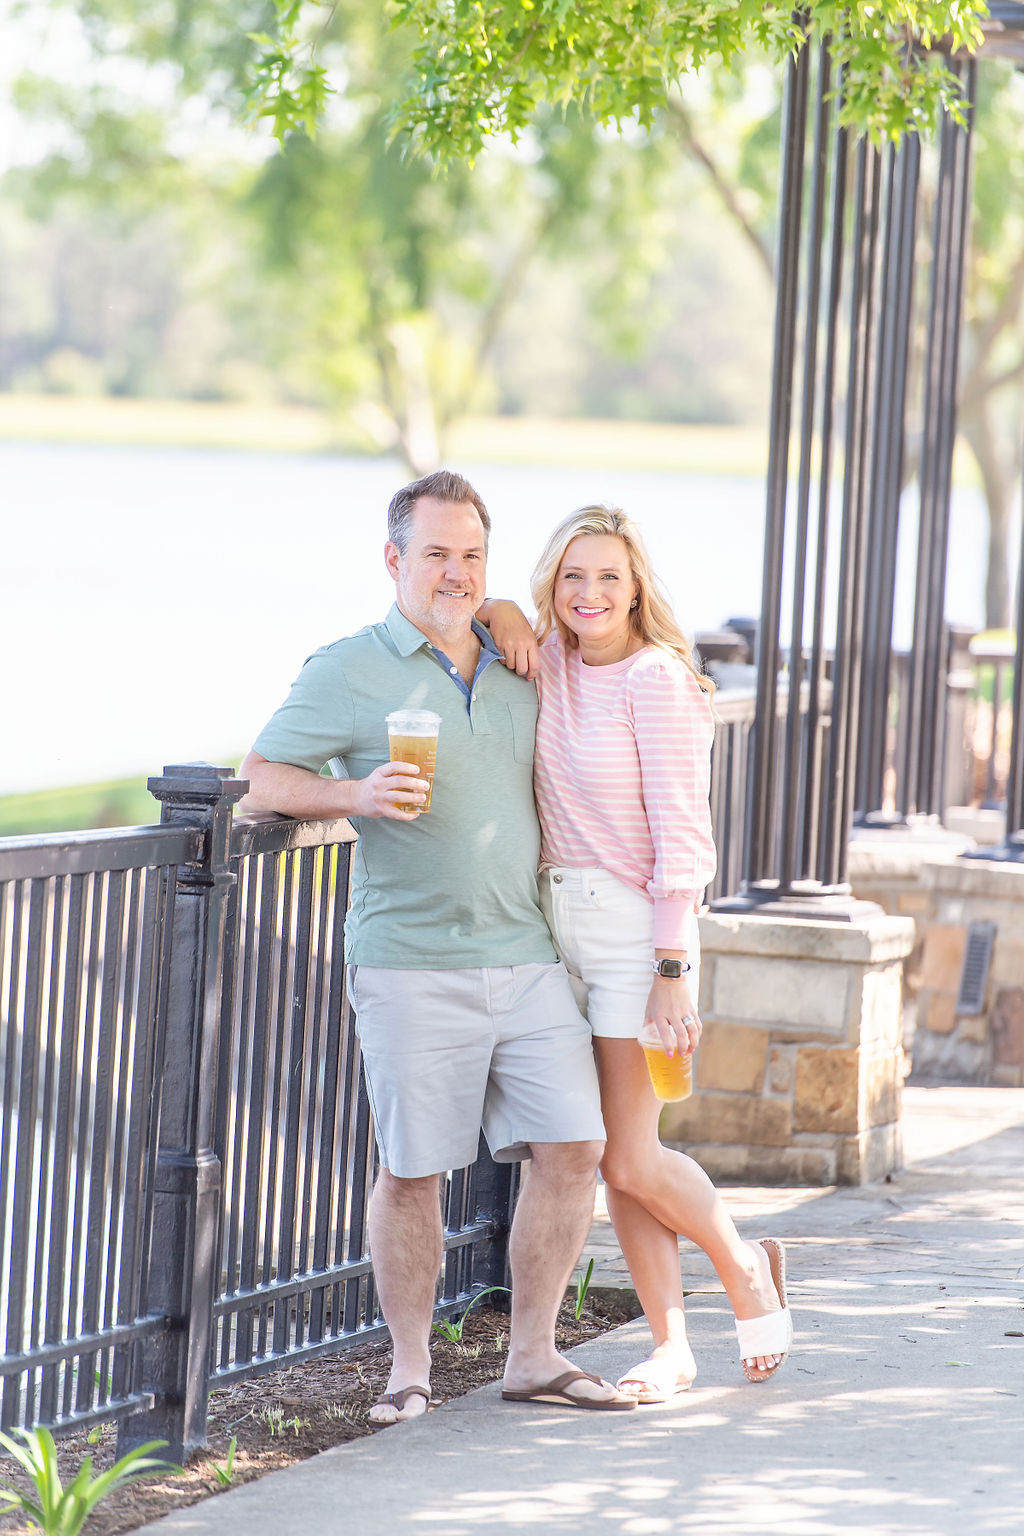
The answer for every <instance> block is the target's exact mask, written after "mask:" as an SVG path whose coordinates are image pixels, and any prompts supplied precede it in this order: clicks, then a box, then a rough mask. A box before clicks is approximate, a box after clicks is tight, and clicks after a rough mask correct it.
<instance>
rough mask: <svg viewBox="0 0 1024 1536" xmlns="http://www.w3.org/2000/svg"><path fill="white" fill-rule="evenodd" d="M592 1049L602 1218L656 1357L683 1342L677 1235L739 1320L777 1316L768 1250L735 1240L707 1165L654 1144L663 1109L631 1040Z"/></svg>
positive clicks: (601, 1042) (763, 1364)
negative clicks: (604, 1193)
mask: <svg viewBox="0 0 1024 1536" xmlns="http://www.w3.org/2000/svg"><path fill="white" fill-rule="evenodd" d="M594 1049H595V1053H596V1056H597V1066H598V1074H599V1076H600V1079H601V1108H602V1111H603V1113H604V1122H605V1129H606V1131H607V1135H608V1142H607V1146H606V1148H605V1154H604V1158H603V1160H602V1163H601V1172H602V1175H603V1177H604V1181H605V1184H606V1185H607V1186H608V1211H609V1214H610V1216H611V1218H612V1223H613V1225H614V1227H615V1235H616V1236H617V1238H618V1240H619V1244H620V1246H621V1248H622V1252H623V1256H624V1258H625V1260H626V1263H627V1264H628V1265H629V1271H630V1274H631V1275H632V1277H633V1282H634V1284H635V1285H636V1288H637V1295H638V1297H639V1298H640V1303H641V1305H642V1307H643V1309H644V1314H645V1316H646V1317H647V1320H648V1322H649V1323H650V1325H651V1332H652V1334H653V1336H654V1342H655V1353H656V1354H657V1352H658V1350H659V1349H662V1350H664V1349H665V1348H666V1347H668V1348H671V1349H673V1350H676V1349H679V1348H680V1345H679V1340H680V1336H681V1337H682V1339H683V1340H684V1341H685V1323H684V1322H683V1316H682V1311H683V1296H682V1287H681V1283H680V1278H679V1244H678V1240H677V1236H676V1234H677V1233H679V1234H681V1235H682V1236H683V1237H686V1238H688V1239H689V1240H690V1241H691V1242H693V1243H696V1244H697V1246H698V1247H699V1248H702V1249H703V1250H704V1252H705V1253H706V1254H707V1256H708V1258H709V1259H710V1260H711V1262H712V1264H713V1265H714V1267H715V1272H716V1273H717V1275H718V1277H719V1279H720V1280H721V1282H722V1285H723V1286H724V1287H725V1293H726V1295H727V1296H728V1298H729V1302H730V1304H731V1306H732V1309H733V1312H734V1313H735V1314H736V1316H737V1317H738V1318H741V1319H745V1318H751V1317H761V1316H763V1315H764V1314H765V1313H766V1312H774V1311H777V1310H778V1308H779V1297H778V1292H777V1291H776V1289H775V1285H774V1283H773V1281H772V1277H771V1269H770V1267H769V1264H768V1256H767V1254H766V1253H765V1251H764V1249H763V1248H762V1247H761V1246H760V1245H759V1244H757V1243H749V1242H747V1241H745V1239H744V1238H742V1237H741V1236H740V1234H739V1232H738V1231H737V1230H736V1224H735V1222H734V1221H733V1219H732V1217H731V1216H730V1215H729V1212H728V1210H727V1209H726V1206H725V1202H724V1201H723V1200H722V1197H721V1195H720V1194H719V1193H718V1191H717V1189H716V1188H715V1186H714V1185H713V1184H712V1182H711V1180H710V1179H709V1178H708V1176H707V1174H706V1173H705V1172H704V1170H703V1168H701V1167H700V1165H699V1164H698V1163H695V1162H694V1160H693V1158H691V1157H687V1156H686V1155H685V1153H682V1152H674V1151H672V1150H670V1149H669V1148H668V1147H663V1146H662V1144H661V1142H660V1141H659V1139H658V1119H659V1116H660V1113H661V1105H660V1103H659V1102H658V1100H657V1099H656V1098H655V1097H654V1092H653V1090H652V1088H651V1085H650V1079H649V1078H648V1076H647V1068H646V1066H645V1064H644V1059H643V1053H642V1051H641V1050H640V1047H639V1046H638V1045H637V1043H636V1041H635V1040H605V1039H595V1041H594ZM670 1248H671V1253H670ZM686 1351H687V1353H688V1352H689V1346H688V1345H687V1346H686ZM680 1357H681V1358H682V1354H681V1355H680ZM690 1359H691V1360H692V1355H691V1356H690ZM776 1362H777V1357H776V1356H774V1355H772V1356H759V1357H757V1359H756V1360H755V1362H754V1367H755V1369H757V1370H759V1371H766V1370H768V1369H770V1368H771V1366H773V1365H775V1364H776ZM680 1374H691V1375H692V1374H693V1372H692V1371H690V1372H688V1373H687V1372H686V1371H684V1370H683V1369H681V1371H680Z"/></svg>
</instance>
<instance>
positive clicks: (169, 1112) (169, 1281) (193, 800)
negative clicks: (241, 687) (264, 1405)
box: [118, 763, 247, 1462]
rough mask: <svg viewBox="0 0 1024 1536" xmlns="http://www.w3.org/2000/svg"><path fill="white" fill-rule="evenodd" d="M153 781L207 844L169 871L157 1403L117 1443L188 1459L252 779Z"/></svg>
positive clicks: (198, 1431)
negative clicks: (233, 898) (216, 1109)
mask: <svg viewBox="0 0 1024 1536" xmlns="http://www.w3.org/2000/svg"><path fill="white" fill-rule="evenodd" d="M149 788H150V790H151V792H152V793H153V794H154V795H155V796H156V798H157V799H158V800H159V801H160V802H161V810H160V820H161V823H162V824H167V825H180V826H188V827H198V828H201V829H202V831H203V833H204V850H203V857H202V859H201V860H199V861H197V862H196V863H194V864H184V865H180V866H179V867H178V868H177V870H172V871H169V876H168V877H169V878H170V879H172V880H174V882H175V883H174V891H173V901H172V903H171V905H170V912H171V919H170V921H171V933H170V935H169V936H168V935H166V934H165V936H164V944H165V954H166V956H167V958H166V965H165V970H164V976H163V978H162V983H161V985H162V996H161V1000H160V1008H161V1012H162V1018H163V1030H162V1033H163V1042H162V1044H163V1049H162V1062H160V1061H158V1066H157V1071H158V1089H157V1091H158V1092H159V1094H160V1115H159V1125H160V1137H159V1147H158V1151H157V1157H156V1167H155V1175H154V1188H153V1192H152V1200H153V1218H152V1240H151V1245H150V1254H149V1265H148V1274H147V1277H146V1282H145V1286H144V1294H143V1305H144V1306H145V1307H146V1309H147V1310H148V1311H149V1312H150V1313H158V1314H161V1315H162V1316H163V1317H164V1318H165V1320H166V1321H165V1327H164V1328H163V1330H162V1331H161V1332H160V1333H158V1334H156V1335H154V1336H153V1337H152V1338H150V1339H147V1340H146V1341H145V1343H144V1344H143V1345H142V1346H141V1359H140V1361H139V1375H140V1378H141V1379H142V1380H143V1381H144V1382H145V1383H146V1386H147V1387H148V1388H150V1389H151V1390H153V1391H154V1392H155V1394H156V1401H155V1405H154V1407H153V1408H151V1409H148V1410H146V1411H145V1412H142V1413H136V1414H133V1415H131V1416H130V1417H129V1418H127V1419H126V1420H125V1421H124V1422H123V1424H122V1426H121V1431H120V1434H119V1436H118V1451H119V1453H120V1454H123V1453H124V1452H125V1451H126V1450H129V1449H131V1448H132V1447H134V1446H137V1445H141V1444H142V1443H143V1442H144V1441H147V1440H165V1441H166V1442H167V1452H166V1454H167V1456H168V1458H169V1459H170V1460H172V1461H176V1462H183V1461H185V1460H186V1459H187V1457H188V1456H189V1455H190V1454H191V1453H192V1452H193V1451H195V1450H198V1449H200V1448H201V1447H202V1446H204V1445H205V1444H206V1397H207V1389H208V1381H209V1368H210V1367H209V1362H210V1334H211V1328H212V1321H213V1301H214V1296H215V1294H216V1280H217V1274H216V1270H217V1253H218V1229H219V1221H220V1197H221V1184H220V1161H219V1159H218V1158H217V1156H216V1154H215V1153H214V1151H213V1091H214V1084H215V1082H216V1076H217V1073H216V1046H217V1030H218V1023H219V1019H220V994H221V973H222V966H223V950H224V920H225V911H226V903H227V896H228V890H229V887H230V885H231V883H232V882H233V880H234V878H235V877H234V875H233V874H232V873H231V871H230V869H229V867H228V860H229V852H230V838H231V813H232V807H233V805H234V804H235V802H236V801H237V800H239V799H240V798H241V796H242V795H243V794H244V793H245V790H246V788H247V785H246V783H245V781H244V780H240V779H235V778H234V777H233V776H232V770H231V769H230V768H214V767H212V766H211V765H210V764H208V763H188V764H185V765H184V766H179V767H173V768H165V769H164V772H163V775H162V776H161V777H159V778H152V779H150V780H149Z"/></svg>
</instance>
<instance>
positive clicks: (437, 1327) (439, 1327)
mask: <svg viewBox="0 0 1024 1536" xmlns="http://www.w3.org/2000/svg"><path fill="white" fill-rule="evenodd" d="M492 1291H505V1292H506V1293H507V1291H508V1286H507V1285H489V1286H487V1288H486V1289H485V1290H483V1291H478V1292H477V1294H476V1295H475V1296H474V1297H473V1299H472V1301H471V1302H470V1303H469V1306H468V1307H467V1308H466V1310H465V1312H463V1314H462V1316H461V1317H458V1318H455V1319H454V1320H453V1319H452V1318H449V1317H446V1318H444V1319H443V1320H442V1321H441V1322H440V1323H435V1324H434V1332H435V1333H439V1334H440V1335H441V1337H442V1338H445V1339H447V1340H448V1342H449V1343H450V1344H461V1343H462V1330H463V1329H464V1328H465V1326H466V1318H467V1317H468V1316H469V1314H470V1312H471V1311H472V1310H473V1308H474V1307H475V1306H476V1304H477V1302H478V1301H480V1300H481V1299H482V1298H483V1297H484V1296H489V1295H490V1294H491V1292H492Z"/></svg>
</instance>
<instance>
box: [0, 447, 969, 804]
mask: <svg viewBox="0 0 1024 1536" xmlns="http://www.w3.org/2000/svg"><path fill="white" fill-rule="evenodd" d="M458 467H459V468H460V469H462V470H463V471H464V472H465V473H466V474H467V475H468V476H469V478H470V479H471V480H472V481H473V483H474V484H475V485H476V486H477V488H478V489H479V491H480V493H481V495H482V496H483V497H484V500H485V501H486V502H487V504H488V507H489V509H490V511H491V514H492V517H493V519H494V531H493V534H492V542H491V555H490V561H489V572H488V590H489V592H491V593H492V594H495V595H502V596H511V597H517V598H518V599H519V600H520V601H522V602H523V603H524V605H526V604H527V599H528V586H527V582H528V577H529V573H530V570H531V569H532V566H533V563H534V561H535V559H536V557H537V554H538V553H539V551H540V548H541V546H542V544H543V541H544V539H545V537H546V535H547V534H548V532H549V531H550V529H551V528H552V526H553V525H554V523H555V522H556V521H558V519H559V518H561V517H562V516H564V515H565V513H566V512H568V511H571V510H572V509H573V508H574V507H577V506H580V505H583V504H585V503H587V502H612V503H614V504H617V505H620V506H622V507H624V508H625V509H626V510H627V511H628V512H629V513H630V514H631V515H632V516H634V517H635V518H636V519H637V521H638V522H639V523H640V525H641V527H642V528H643V530H644V534H645V536H646V539H647V543H648V546H649V548H650V551H651V554H652V557H653V559H654V562H655V566H656V568H657V569H658V571H659V573H660V575H661V576H662V579H663V581H664V582H665V585H666V586H667V587H668V589H669V591H670V593H671V595H672V598H673V600H674V603H675V605H676V611H677V613H678V615H679V617H680V619H681V621H682V623H683V626H684V628H686V629H687V630H688V631H690V632H692V631H694V630H700V629H713V628H718V627H720V626H721V625H722V623H723V622H724V621H725V620H726V619H727V618H729V617H732V616H744V615H755V614H756V613H757V611H758V609H759V606H760V593H761V552H762V546H763V530H764V485H763V482H762V480H761V479H759V478H740V477H736V478H730V477H727V476H715V477H711V476H699V475H687V474H674V473H663V472H657V473H655V472H645V471H640V470H621V469H601V468H595V469H581V468H578V467H573V468H567V469H552V468H550V467H537V466H531V465H527V464H515V465H495V464H485V465H475V464H460V465H459V466H458ZM407 478H408V476H407V475H406V474H405V472H404V471H403V469H402V467H401V466H400V465H399V464H398V463H397V462H396V461H394V460H388V459H358V458H347V457H343V456H340V455H327V454H322V455H294V454H273V453H266V454H260V453H242V452H231V451H227V450H225V451H218V450H190V449H178V450H175V449H166V448H127V447H125V448H121V447H107V446H97V447H91V446H88V445H77V444H76V445H71V444H67V445H60V444H58V445H55V444H43V443H18V442H0V506H2V507H3V544H2V552H0V646H2V657H3V660H2V673H0V676H2V679H3V681H2V699H3V730H2V744H3V745H2V752H0V793H13V792H16V791H20V790H29V789H36V788H45V787H48V786H51V785H60V784H76V783H85V782H89V781H90V780H93V779H101V778H108V777H115V776H117V777H120V776H128V775H132V774H148V773H154V772H158V771H159V770H160V769H161V768H162V767H163V766H164V765H165V764H170V763H176V762H187V761H190V760H193V759H196V758H203V759H209V760H212V761H215V762H225V763H230V764H233V765H237V763H238V760H239V758H240V757H241V755H242V753H243V752H244V751H245V750H246V748H247V747H248V745H249V743H250V742H251V741H252V739H253V737H254V736H255V735H256V732H257V731H258V729H259V728H260V726H261V725H262V724H263V722H264V721H265V720H266V719H267V717H268V716H269V715H270V713H271V712H272V711H273V710H274V709H275V708H276V706H277V704H278V703H279V702H280V700H281V699H282V697H283V696H284V694H285V693H286V691H287V689H288V686H289V684H290V682H291V680H292V678H293V677H294V676H295V674H296V672H297V671H298V669H299V667H300V665H301V663H302V661H303V659H304V658H305V657H306V656H307V655H308V654H309V652H310V651H312V650H314V649H315V648H316V647H317V646H318V645H321V644H324V643H325V642H327V641H330V640H333V639H336V638H337V637H338V636H339V635H342V634H347V633H349V632H351V631H352V630H354V629H358V628H359V627H360V626H361V625H363V624H366V623H368V622H371V621H373V620H375V619H377V618H380V617H381V616H382V615H383V614H384V613H385V612H386V610H387V608H388V606H389V605H390V603H391V600H392V593H393V587H392V583H391V581H390V578H389V577H388V575H387V573H386V571H385V569H384V564H383V544H384V539H385V522H384V513H385V509H386V507H387V503H388V500H389V499H390V497H391V495H392V493H393V491H394V490H395V489H396V488H397V487H398V486H399V485H401V484H402V483H403V482H404V481H405V480H406V479H407ZM908 534H912V528H911V529H909V530H908ZM904 545H905V548H904V551H903V554H902V555H901V562H900V576H899V582H898V585H899V590H900V598H899V601H898V612H899V618H898V628H899V629H900V630H902V632H903V633H904V634H906V633H907V632H908V629H909V621H910V592H911V590H912V559H911V555H910V551H909V546H908V541H907V540H904ZM984 559H985V515H984V507H983V504H982V501H981V497H980V494H979V493H977V492H975V491H971V490H960V491H958V492H957V493H956V496H955V500H954V508H953V532H952V541H951V557H950V575H949V585H948V597H947V614H948V616H949V617H950V618H951V619H954V620H956V621H957V622H961V623H967V624H972V625H974V626H976V627H979V628H980V627H981V623H982V615H983V582H984Z"/></svg>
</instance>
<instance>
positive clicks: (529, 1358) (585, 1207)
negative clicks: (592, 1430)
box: [505, 1141, 618, 1398]
mask: <svg viewBox="0 0 1024 1536" xmlns="http://www.w3.org/2000/svg"><path fill="white" fill-rule="evenodd" d="M603 1146H604V1144H603V1142H600V1141H573V1142H541V1143H535V1144H534V1145H533V1146H532V1147H531V1149H530V1150H531V1152H532V1153H533V1156H532V1158H531V1160H530V1162H529V1163H528V1164H526V1165H525V1166H524V1169H523V1187H522V1191H521V1193H520V1196H519V1202H518V1204H517V1206H516V1214H515V1219H514V1220H513V1222H512V1231H511V1233H510V1235H509V1262H510V1265H511V1268H512V1326H511V1331H510V1339H509V1351H508V1359H507V1360H506V1362H505V1386H506V1387H508V1388H511V1389H513V1390H520V1391H522V1390H527V1389H529V1388H531V1387H537V1386H540V1385H541V1384H543V1383H545V1382H548V1381H552V1380H554V1378H555V1377H556V1376H560V1375H561V1374H562V1372H563V1371H566V1370H571V1369H572V1366H571V1363H570V1362H569V1361H568V1360H565V1359H563V1357H562V1356H561V1355H560V1354H559V1353H558V1351H557V1349H556V1348H555V1319H556V1317H557V1316H558V1309H559V1307H560V1306H561V1304H562V1300H563V1298H564V1296H565V1288H566V1286H567V1285H568V1283H569V1277H570V1275H571V1274H572V1270H573V1265H574V1264H575V1263H576V1260H577V1259H578V1258H579V1256H580V1252H581V1250H582V1248H583V1244H584V1243H585V1242H586V1240H587V1233H588V1232H589V1231H590V1224H591V1222H592V1221H593V1218H594V1191H595V1189H596V1186H597V1165H598V1162H599V1160H600V1157H601V1153H602V1150H603ZM571 1392H572V1394H574V1395H578V1396H579V1397H581V1398H582V1397H590V1398H605V1397H615V1396H617V1395H618V1394H617V1393H616V1391H615V1389H614V1387H609V1386H608V1385H607V1384H606V1385H605V1386H603V1387H598V1386H595V1385H594V1384H593V1383H591V1382H587V1381H580V1382H574V1383H573V1384H572V1387H571Z"/></svg>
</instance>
